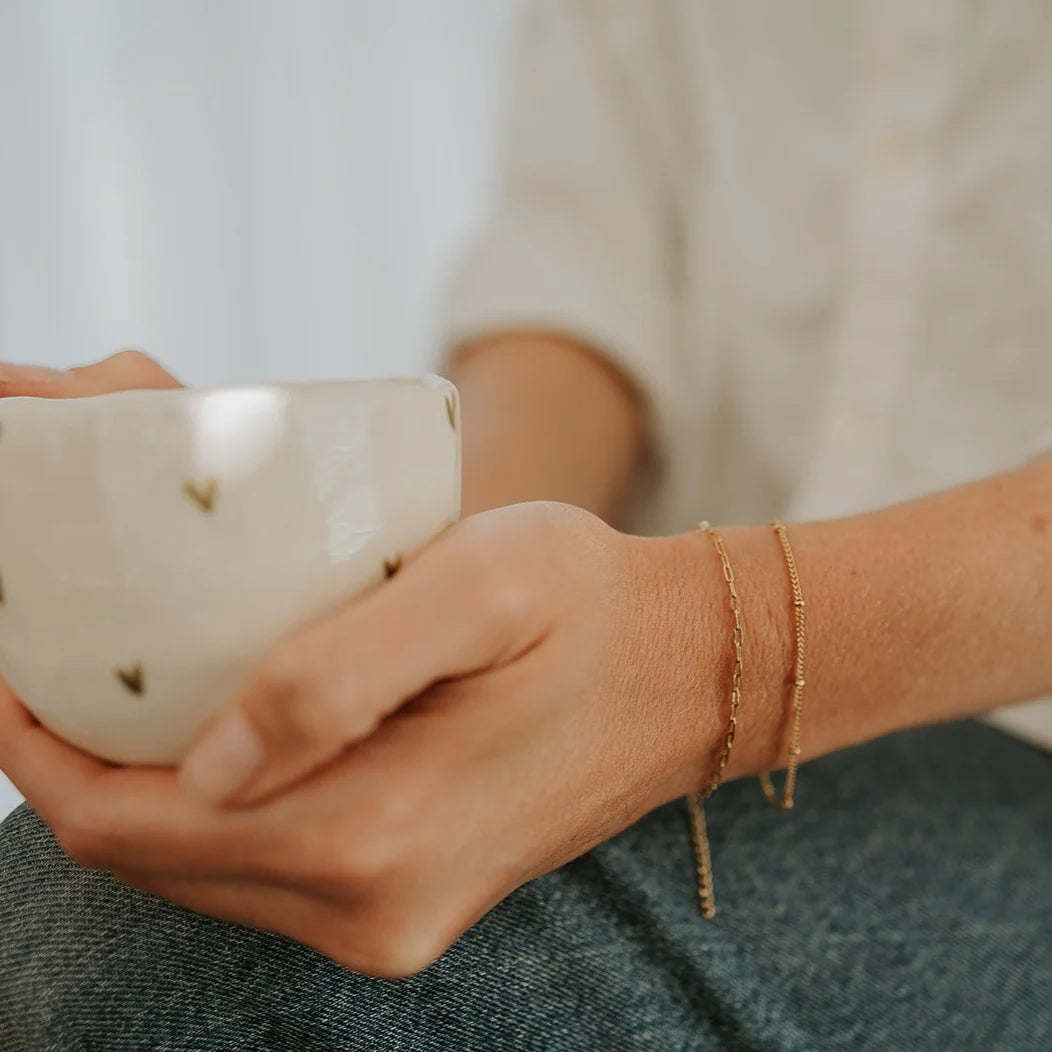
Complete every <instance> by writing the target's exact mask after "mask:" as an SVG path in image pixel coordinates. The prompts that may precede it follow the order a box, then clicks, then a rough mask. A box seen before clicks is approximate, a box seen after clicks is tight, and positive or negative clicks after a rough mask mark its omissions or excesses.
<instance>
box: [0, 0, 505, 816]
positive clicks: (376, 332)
mask: <svg viewBox="0 0 1052 1052" xmlns="http://www.w3.org/2000/svg"><path fill="white" fill-rule="evenodd" d="M517 17H518V3H517V0H441V3H435V2H434V0H2V2H0V360H6V361H14V362H38V363H41V364H47V365H55V366H69V365H75V364H80V363H83V362H85V361H89V360H93V359H96V358H99V357H102V356H104V355H106V354H109V353H112V352H113V351H115V350H119V349H120V348H122V347H129V346H135V347H142V348H145V349H146V350H148V351H149V352H150V353H151V354H153V355H154V356H155V357H157V358H158V359H159V360H160V361H161V362H162V363H163V364H164V365H166V366H167V367H169V368H170V369H171V370H172V371H174V372H175V374H176V375H177V376H178V377H179V378H180V379H181V380H183V381H184V382H186V383H190V384H193V385H214V384H225V383H238V382H246V381H257V380H280V379H330V378H351V377H358V376H388V375H398V374H405V373H417V372H420V371H423V370H425V369H426V368H427V367H428V365H429V361H430V358H431V356H433V354H434V352H435V348H436V346H437V342H438V340H439V338H440V334H441V328H442V305H443V299H444V295H445V291H446V288H447V285H448V283H449V281H450V279H451V277H452V274H453V272H454V268H455V265H456V260H457V258H458V256H459V254H460V253H461V252H462V250H463V249H464V247H465V245H466V243H467V241H468V240H469V239H470V237H471V234H472V232H473V230H474V229H475V227H476V225H477V224H478V223H479V222H480V221H481V219H482V217H483V215H484V213H485V212H486V210H487V208H488V206H489V204H490V199H491V192H492V181H493V174H494V161H495V158H496V153H497V148H498V146H499V143H498V142H497V141H496V138H495V137H496V135H497V130H498V129H499V127H500V123H501V117H502V106H503V103H504V98H505V73H506V71H507V69H508V64H509V59H510V51H511V47H512V42H513V36H514V30H515V26H516V19H517ZM0 513H2V509H0ZM19 799H20V797H19V796H18V795H17V794H16V793H15V791H14V789H13V787H12V786H11V785H10V783H8V782H7V781H6V780H5V779H4V778H3V776H2V775H0V815H3V814H6V813H7V812H8V811H9V810H11V809H12V808H13V807H14V806H15V805H16V804H17V803H18V801H19Z"/></svg>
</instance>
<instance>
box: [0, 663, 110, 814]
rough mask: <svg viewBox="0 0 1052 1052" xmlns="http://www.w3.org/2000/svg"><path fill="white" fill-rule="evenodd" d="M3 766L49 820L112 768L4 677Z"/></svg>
mask: <svg viewBox="0 0 1052 1052" xmlns="http://www.w3.org/2000/svg"><path fill="white" fill-rule="evenodd" d="M0 770H2V771H3V772H4V774H6V775H7V777H8V778H9V779H10V780H11V782H12V783H13V784H14V786H15V788H16V789H18V791H19V792H20V793H21V794H22V795H23V796H24V797H25V798H26V800H27V801H29V804H30V806H31V807H32V808H33V809H34V810H35V811H36V812H37V813H38V814H39V815H40V816H41V818H43V819H44V821H45V822H47V823H48V825H52V826H53V825H54V821H55V819H56V817H57V815H58V814H59V812H60V811H61V809H62V806H63V804H64V803H65V802H66V801H68V800H71V799H78V798H82V797H83V796H84V794H85V793H87V792H88V790H89V789H90V787H91V785H92V784H93V783H94V782H95V781H96V780H97V779H98V778H99V777H100V776H102V775H103V774H104V773H105V772H106V771H108V770H111V768H110V767H109V766H108V765H107V764H105V763H103V762H102V761H101V760H97V759H95V758H94V757H93V756H89V755H88V754H87V753H85V752H82V751H81V750H80V749H77V748H75V747H74V746H72V745H69V744H68V743H67V742H64V741H62V740H61V739H59V738H56V737H55V735H53V734H52V733H51V732H50V731H49V730H47V729H46V728H45V727H43V726H41V724H40V723H39V722H38V721H37V720H36V719H35V718H34V717H33V716H32V714H31V713H30V712H29V711H28V710H27V709H26V708H25V707H24V706H23V705H22V704H21V703H20V702H19V701H18V699H17V698H16V697H15V695H14V693H13V692H12V691H11V689H10V688H9V687H8V686H7V684H6V683H4V681H3V680H2V679H0Z"/></svg>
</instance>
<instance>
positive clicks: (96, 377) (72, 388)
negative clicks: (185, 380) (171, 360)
mask: <svg viewBox="0 0 1052 1052" xmlns="http://www.w3.org/2000/svg"><path fill="white" fill-rule="evenodd" d="M181 386H182V385H181V384H180V383H179V381H178V380H176V379H175V377H174V376H172V375H171V374H170V373H168V372H166V371H165V370H164V369H163V368H162V367H161V366H160V365H158V364H157V363H156V362H155V361H154V360H153V359H152V358H151V357H150V356H149V355H147V354H143V353H142V351H120V352H118V353H117V354H114V355H111V356H110V357H109V358H105V359H103V361H101V362H95V363H94V364H92V365H84V366H80V367H79V368H76V369H65V370H64V369H48V368H46V367H44V366H40V365H10V364H8V363H6V362H0V398H10V397H13V396H15V395H28V396H29V397H32V398H86V397H89V396H91V395H99V394H108V393H109V392H111V391H127V390H131V389H134V388H164V387H181Z"/></svg>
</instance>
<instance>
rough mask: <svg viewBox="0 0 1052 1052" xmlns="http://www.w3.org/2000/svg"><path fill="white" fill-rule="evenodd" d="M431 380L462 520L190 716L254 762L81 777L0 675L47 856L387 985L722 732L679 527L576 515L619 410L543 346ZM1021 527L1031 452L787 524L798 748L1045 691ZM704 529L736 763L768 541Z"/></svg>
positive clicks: (772, 726)
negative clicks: (276, 936) (801, 644)
mask: <svg viewBox="0 0 1052 1052" xmlns="http://www.w3.org/2000/svg"><path fill="white" fill-rule="evenodd" d="M452 378H453V379H454V380H455V382H456V383H457V384H458V386H459V387H460V390H461V404H462V418H463V421H464V428H465V430H464V441H465V505H466V507H465V510H466V511H467V512H471V513H474V514H469V515H468V517H466V518H465V519H464V520H463V521H462V522H461V523H459V524H457V525H456V526H453V527H451V528H449V529H448V530H446V531H445V532H444V533H443V534H442V535H441V536H440V537H439V538H437V539H436V540H435V541H434V542H433V543H432V544H430V545H429V546H428V547H426V548H425V549H424V550H422V551H421V552H419V553H417V555H416V556H415V557H414V558H412V559H411V560H409V561H408V562H407V563H406V565H405V566H404V568H403V569H402V570H401V571H400V572H399V574H398V575H397V576H395V577H394V578H392V579H391V580H389V581H387V582H385V583H384V584H383V585H381V586H379V587H377V588H375V589H373V590H372V591H371V592H369V593H367V594H366V595H364V596H362V597H359V598H358V599H356V600H355V601H353V602H351V603H349V604H348V605H347V606H346V607H344V608H343V609H342V610H339V611H337V612H336V613H335V614H333V615H332V616H330V617H328V618H326V619H324V620H322V621H319V622H318V623H316V624H313V625H310V626H307V627H306V628H304V629H303V630H301V631H299V632H298V633H296V634H295V635H294V636H293V637H291V638H289V639H288V640H286V641H285V642H284V643H283V644H281V645H280V646H279V647H278V648H277V649H276V650H275V651H274V653H272V654H271V655H270V656H269V657H268V658H267V659H266V660H265V661H264V662H263V664H262V665H261V667H260V668H259V670H258V672H257V674H256V676H255V678H254V680H253V682H252V683H251V684H250V685H249V686H248V687H247V689H246V691H245V692H244V694H243V695H242V696H241V697H240V698H237V699H232V701H231V707H230V710H229V711H228V712H227V713H226V714H225V716H224V718H223V719H222V720H221V721H220V722H219V724H218V725H217V727H216V728H213V730H219V729H220V727H221V726H222V725H229V724H228V722H227V721H229V720H231V719H233V720H234V724H235V725H238V726H241V728H242V736H241V738H238V737H237V736H234V737H233V738H230V737H229V735H228V736H227V737H228V745H229V743H230V742H231V741H233V742H237V741H241V743H242V745H244V741H243V732H244V728H245V727H248V728H250V729H251V730H252V732H253V734H254V736H255V740H256V741H257V743H258V751H259V756H260V757H261V759H262V767H261V768H260V770H259V771H258V773H257V774H256V775H255V776H254V777H252V778H251V779H250V780H249V781H248V782H247V783H246V784H245V785H243V786H242V787H241V788H240V789H235V788H233V787H231V786H229V785H226V786H225V787H224V786H223V784H222V783H223V778H222V777H221V774H222V768H223V764H222V763H221V762H220V760H219V759H217V755H216V753H215V751H214V750H212V749H211V748H210V747H209V745H208V743H207V742H205V743H203V745H202V746H201V748H200V749H199V751H198V753H197V756H196V758H195V757H194V756H191V758H190V759H189V760H188V761H187V762H186V763H185V764H184V766H183V768H182V769H181V770H180V771H176V770H171V769H158V768H120V767H114V766H111V765H108V764H104V763H101V762H99V761H97V760H95V759H94V758H92V757H90V756H87V755H85V754H84V753H82V752H80V751H79V750H77V749H75V748H73V747H71V746H69V745H67V744H65V743H64V742H62V741H59V740H58V739H57V738H55V737H54V736H52V735H51V734H50V733H48V732H47V731H46V730H45V729H44V728H42V727H41V726H39V725H38V724H37V723H36V721H35V720H34V719H33V718H32V716H31V715H30V714H29V713H28V712H27V711H26V710H25V709H24V708H23V707H22V706H21V705H20V704H19V703H18V702H17V700H16V699H15V698H14V697H13V696H12V695H11V693H10V691H8V690H6V689H3V688H2V685H0V767H2V768H3V770H4V771H5V772H6V773H7V775H8V776H9V777H10V778H11V780H12V781H13V782H14V783H15V785H16V786H18V788H19V789H20V790H21V792H22V793H23V794H24V795H25V796H26V798H27V799H28V800H29V802H30V803H31V805H32V806H33V807H34V808H35V809H36V810H37V811H38V812H39V813H40V814H41V815H42V816H43V817H44V819H45V820H46V821H47V822H48V823H49V825H51V827H52V828H53V829H54V830H55V832H56V834H57V836H58V838H59V841H60V843H61V844H62V846H63V848H64V849H65V850H66V851H67V852H68V853H69V855H70V856H71V857H72V858H73V859H75V860H76V861H78V862H80V863H81V864H83V865H85V866H89V867H97V868H103V869H107V870H109V871H111V872H113V873H114V874H116V876H117V877H118V878H119V879H121V880H123V881H125V882H127V883H129V884H131V885H134V886H136V887H139V888H141V889H143V890H145V891H149V892H152V893H155V894H157V895H160V896H162V897H164V898H167V899H170V900H172V901H174V902H177V903H180V904H182V905H184V906H187V907H189V908H190V909H194V910H198V911H200V912H202V913H206V914H210V915H213V916H216V917H220V918H223V919H227V920H232V921H238V922H242V923H246V924H250V925H254V926H257V927H261V928H266V929H269V930H272V931H276V932H280V933H281V934H284V935H287V936H289V937H291V938H293V939H297V940H299V941H300V942H303V943H306V944H307V945H310V946H312V947H314V948H315V949H317V950H318V951H320V952H321V953H323V954H325V955H327V956H328V957H330V958H332V959H333V960H334V961H336V962H338V963H340V964H342V965H344V966H346V967H348V968H351V969H354V970H357V971H362V972H365V973H368V974H371V975H375V976H382V977H397V976H405V975H410V974H413V973H415V972H417V971H419V970H421V969H423V968H424V967H426V966H427V965H428V964H429V963H430V962H431V961H432V960H434V959H435V958H436V957H437V956H438V955H439V954H441V953H442V952H443V950H445V949H446V948H447V947H448V946H449V945H450V944H451V943H452V942H453V941H454V940H455V939H456V938H457V937H458V936H459V935H460V934H461V933H462V932H463V931H464V930H466V929H467V928H468V927H470V926H471V924H473V923H474V922H475V921H476V920H477V919H478V918H479V917H480V916H482V915H483V914H484V913H485V912H486V911H487V910H489V909H490V908H492V907H493V906H494V905H495V904H496V903H497V902H499V901H500V900H501V899H502V898H504V897H505V896H506V895H508V894H509V893H510V892H511V891H512V890H513V889H514V888H516V887H517V886H519V885H520V884H522V883H524V882H525V881H527V880H530V879H532V878H533V877H536V876H538V875H540V874H542V873H545V872H547V871H549V870H551V869H553V868H555V867H557V866H559V865H562V864H563V863H565V862H567V861H569V860H570V859H572V858H574V857H576V856H577V855H579V854H581V853H583V852H584V851H587V850H588V849H589V848H591V847H593V846H594V845H596V844H598V843H600V842H602V841H603V840H605V839H607V838H609V837H611V836H613V835H614V834H616V833H617V832H619V831H620V830H622V829H624V828H625V827H626V826H628V825H629V824H631V823H632V822H633V821H635V820H637V819H638V818H640V817H641V816H642V815H644V814H646V813H647V812H648V811H650V810H651V809H653V808H654V807H656V806H659V805H660V804H662V803H664V802H666V801H669V800H672V799H674V798H675V797H677V796H680V795H683V794H685V793H687V792H689V791H691V790H693V789H695V788H697V787H699V786H701V785H703V784H705V782H706V781H707V780H708V778H709V776H710V773H711V770H712V765H713V761H714V757H715V756H716V754H717V752H718V749H719V746H720V744H721V743H722V738H723V735H724V733H725V721H726V708H727V699H728V694H729V685H730V684H729V681H730V672H731V667H730V656H731V647H730V629H731V622H730V615H729V612H728V609H727V592H726V584H725V582H724V580H723V577H722V572H721V570H720V566H719V563H718V561H717V559H716V555H715V552H714V551H713V549H712V545H711V542H710V541H709V540H708V538H706V537H704V536H703V535H701V534H699V533H697V532H690V533H684V534H680V535H677V536H672V537H662V538H641V537H634V536H630V535H627V534H624V533H620V532H618V531H616V530H615V529H613V528H612V527H611V526H609V525H608V524H607V523H606V522H605V521H604V517H605V518H609V517H612V516H613V515H614V514H615V512H616V509H617V507H618V506H619V504H620V501H621V500H622V499H623V497H624V493H625V491H626V489H627V486H628V484H629V482H630V480H631V478H632V475H633V472H634V471H635V469H636V466H637V465H638V463H639V461H640V459H641V458H642V457H643V456H644V455H645V451H646V442H647V439H646V427H645V421H644V419H643V414H642V412H641V410H640V409H639V402H638V399H637V398H636V397H635V395H634V394H633V392H632V390H631V389H630V388H629V387H628V386H627V385H626V383H625V382H624V381H623V380H622V379H621V378H620V377H619V376H618V375H617V374H615V373H613V372H612V371H611V370H610V369H609V368H608V367H607V366H605V365H603V364H602V363H601V361H600V360H599V358H598V357H597V356H595V355H593V354H591V353H590V352H589V351H588V350H587V349H586V348H582V347H579V346H577V345H574V344H571V343H568V342H564V341H561V340H559V339H557V338H554V337H551V336H545V335H543V334H528V333H521V334H515V333H510V334H506V335H503V336H500V337H497V338H494V339H493V340H490V341H487V342H485V343H482V344H479V345H476V346H472V347H468V348H464V349H463V350H462V352H461V353H460V354H459V355H458V356H457V359H456V361H455V363H454V366H453V370H452ZM174 382H175V381H174V380H172V378H171V377H170V376H168V374H167V373H165V372H164V371H163V370H162V369H161V368H160V366H158V365H156V363H153V362H152V361H150V360H149V359H148V358H145V357H144V356H142V355H138V354H134V353H132V354H124V355H121V356H117V357H116V358H112V359H108V360H107V361H105V362H102V363H99V364H97V365H95V366H89V367H86V368H84V369H81V370H74V371H72V372H70V373H53V374H50V375H48V374H46V373H41V372H39V371H37V372H32V373H27V372H25V371H23V370H20V369H19V368H17V367H11V366H0V397H2V396H4V395H12V394H33V395H38V396H42V397H79V396H83V395H90V394H94V393H98V392H100V391H103V390H111V389H114V388H116V387H122V386H123V387H134V386H158V387H161V386H171V385H172V384H174ZM514 502H525V503H514ZM503 505H512V506H507V507H505V506H503ZM494 506H500V507H497V508H496V510H491V511H484V509H485V508H487V507H494ZM1050 521H1052V462H1050V461H1048V460H1046V461H1043V462H1040V463H1034V464H1031V465H1028V466H1025V467H1022V468H1020V469H1019V470H1018V471H1014V472H1011V473H1008V474H1004V475H1001V476H997V477H995V478H991V479H987V480H984V481H980V482H977V483H974V484H971V485H968V486H962V487H958V488H956V489H953V490H949V491H946V492H945V493H941V494H935V495H932V496H930V497H928V498H925V499H923V500H920V501H914V502H911V503H908V504H902V505H898V506H895V507H892V508H888V509H885V510H882V511H879V512H875V513H870V514H867V515H862V516H856V517H853V518H847V519H841V520H836V521H831V522H815V523H800V524H794V525H793V526H791V529H790V535H791V538H792V542H793V547H794V550H795V553H796V557H797V562H798V565H799V568H800V576H801V581H802V583H803V587H804V591H805V595H806V598H807V619H808V657H807V680H808V683H807V688H806V694H805V698H806V710H805V720H804V735H803V749H804V759H807V758H809V757H813V756H817V755H820V754H822V753H826V752H830V751H833V750H836V749H840V748H843V747H845V746H848V745H851V744H854V743H856V742H860V741H864V740H866V739H869V738H872V737H875V736H877V735H880V734H883V733H886V732H888V731H892V730H896V729H899V728H904V727H909V726H915V725H918V724H922V723H929V722H934V721H939V720H948V719H953V718H957V717H961V716H965V715H969V714H973V713H978V712H981V711H985V710H988V709H990V708H993V707H995V706H997V705H1000V704H1006V703H1009V702H1011V701H1015V700H1020V699H1023V698H1027V697H1033V696H1037V695H1040V694H1043V693H1052V647H1050V646H1049V645H1048V644H1049V640H1050V639H1052V601H1050V600H1052V527H1050V525H1049V524H1050ZM721 533H722V534H723V536H724V539H725V543H726V547H727V551H728V553H729V555H730V558H731V560H732V562H733V565H734V569H735V575H736V579H737V581H738V586H739V593H740V595H741V601H742V605H743V608H744V619H745V626H746V627H745V674H744V677H743V683H742V689H743V698H742V722H741V725H740V728H739V734H738V738H737V742H736V744H735V748H734V752H733V754H732V757H731V762H730V765H729V766H728V768H727V771H726V777H727V778H737V777H742V776H745V775H752V774H756V773H758V772H760V771H763V770H766V769H769V768H772V767H779V766H783V765H784V756H785V747H786V743H785V730H786V711H785V709H786V703H787V700H788V690H787V688H786V676H787V674H788V672H789V670H790V668H791V665H792V656H793V638H792V628H791V606H790V596H789V591H788V582H787V577H786V572H785V565H784V562H783V560H782V554H781V550H780V548H779V547H778V544H777V541H776V539H775V537H774V535H773V533H772V531H771V530H770V528H769V527H767V526H759V527H757V526H745V527H728V528H725V529H721ZM407 641H408V643H409V645H407ZM242 751H244V750H242ZM210 754H211V755H210ZM805 795H806V771H804V772H803V778H802V790H801V796H805Z"/></svg>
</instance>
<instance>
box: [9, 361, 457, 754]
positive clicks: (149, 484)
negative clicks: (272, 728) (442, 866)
mask: <svg viewBox="0 0 1052 1052" xmlns="http://www.w3.org/2000/svg"><path fill="white" fill-rule="evenodd" d="M459 506H460V434H459V419H458V401H457V395H456V390H455V388H453V386H452V385H451V384H449V383H448V382H447V381H445V380H442V379H439V378H438V377H425V378H423V379H412V380H387V381H358V382H350V383H331V384H285V385H272V386H260V387H244V388H227V389H220V390H182V391H131V392H122V393H119V394H112V395H103V396H101V397H97V398H89V399H78V400H70V401H63V402H59V401H45V400H41V399H28V398H13V399H6V400H3V401H0V673H2V674H3V676H4V678H5V679H6V680H7V681H8V683H9V684H10V685H11V687H12V688H13V689H14V691H15V692H16V693H17V694H18V695H19V697H20V698H21V699H22V700H23V702H24V703H25V705H26V706H27V707H28V708H29V709H30V710H31V711H32V712H33V713H34V714H35V715H36V717H37V718H38V719H39V720H40V721H41V722H42V723H44V724H45V726H47V727H49V728H50V729H52V730H53V731H54V732H55V733H56V734H59V735H60V736H62V737H64V738H66V739H67V740H69V741H72V742H73V743H74V744H76V745H79V746H80V747H81V748H84V749H86V750H88V751H90V752H93V753H95V754H97V755H99V756H102V757H104V758H106V759H109V760H113V761H116V762H124V763H158V764H167V763H174V762H177V761H178V760H179V759H180V758H181V757H182V755H183V754H184V753H185V751H186V749H187V747H188V746H189V744H190V742H191V741H192V740H193V739H194V737H196V735H197V734H198V733H199V732H200V730H201V729H202V728H203V726H204V724H205V723H206V722H207V721H208V720H209V719H210V718H211V717H212V716H213V715H214V714H215V713H216V712H217V711H218V710H219V709H221V708H223V707H225V706H226V705H228V704H230V703H231V702H232V701H233V699H234V698H235V697H236V693H237V690H238V689H239V687H240V685H241V684H242V683H243V682H244V680H245V678H246V676H247V675H248V674H249V672H250V671H251V669H252V667H253V666H254V665H255V664H256V663H257V662H258V661H259V659H260V658H261V657H262V656H263V655H264V654H265V653H266V651H267V649H268V648H269V647H270V646H271V645H273V644H274V643H275V642H276V641H277V640H278V639H280V638H281V636H282V635H284V634H285V633H287V632H288V631H290V630H292V629H293V628H295V627H297V626H298V625H301V624H303V623H304V622H306V621H308V620H310V619H311V618H314V617H316V616H318V615H320V614H322V613H324V612H325V611H326V610H329V609H331V608H333V607H334V606H336V605H337V604H339V603H341V602H346V601H348V600H349V599H351V598H352V597H353V596H354V595H356V594H358V593H360V592H361V591H362V590H363V589H365V588H367V587H369V586H370V585H374V584H378V583H379V582H382V581H383V580H384V579H385V577H387V576H390V575H391V574H392V573H394V572H397V569H398V568H399V567H400V565H401V562H402V560H403V559H404V558H405V556H406V555H408V554H409V553H411V552H412V551H414V550H415V549H416V548H418V547H420V546H421V545H423V544H425V543H427V541H428V540H430V539H431V538H433V537H434V536H435V535H436V534H437V533H439V532H440V531H441V530H442V529H443V528H444V527H445V526H446V525H448V524H449V523H451V522H453V521H455V520H456V518H457V517H458V515H459Z"/></svg>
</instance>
